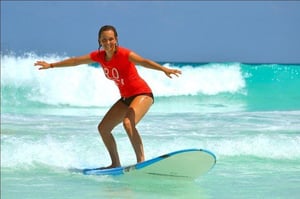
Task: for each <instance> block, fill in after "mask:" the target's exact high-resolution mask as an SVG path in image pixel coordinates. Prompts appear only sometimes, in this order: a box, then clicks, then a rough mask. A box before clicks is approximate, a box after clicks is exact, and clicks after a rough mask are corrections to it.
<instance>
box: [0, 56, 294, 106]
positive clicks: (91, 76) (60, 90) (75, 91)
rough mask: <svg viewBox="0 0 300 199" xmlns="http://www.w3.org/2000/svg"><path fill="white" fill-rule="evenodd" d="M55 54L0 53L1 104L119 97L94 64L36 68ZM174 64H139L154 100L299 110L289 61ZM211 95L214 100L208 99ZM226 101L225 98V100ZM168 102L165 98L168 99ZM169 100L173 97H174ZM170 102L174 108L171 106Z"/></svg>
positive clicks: (99, 102)
mask: <svg viewBox="0 0 300 199" xmlns="http://www.w3.org/2000/svg"><path fill="white" fill-rule="evenodd" d="M64 58H66V57H60V56H57V55H48V56H43V57H41V56H37V55H36V54H31V53H28V54H26V55H24V56H15V55H2V56H1V90H2V92H1V98H2V102H1V103H2V105H3V106H5V107H10V106H18V105H26V106H28V105H29V106H30V105H31V106H41V105H43V104H44V105H68V106H81V107H90V106H109V105H111V104H112V103H113V102H114V101H116V100H117V99H118V98H119V92H118V90H117V88H116V86H115V85H114V83H113V82H112V81H110V80H108V79H106V78H105V76H104V74H103V71H102V69H101V68H99V67H97V66H96V65H92V66H93V67H91V66H89V65H81V66H77V67H72V68H59V69H49V70H38V69H37V68H36V67H35V66H33V64H34V62H35V61H36V60H47V61H50V62H54V61H57V60H61V59H64ZM164 65H165V66H168V67H173V68H179V69H180V70H181V71H182V75H181V76H180V77H178V78H177V77H173V78H172V79H169V78H168V77H167V76H165V74H164V73H162V72H158V71H154V70H149V69H146V68H143V67H139V66H138V71H139V73H140V74H141V76H142V77H143V78H144V79H145V80H146V81H147V82H148V83H149V85H150V86H151V87H152V90H153V92H154V95H155V97H156V98H157V100H156V102H160V101H161V102H163V101H165V100H166V99H167V98H170V97H175V98H176V99H178V98H180V99H181V100H183V98H184V97H185V98H184V101H185V103H188V100H195V99H196V98H197V99H198V100H199V103H202V104H204V103H208V104H210V102H211V100H216V99H219V100H220V99H223V102H222V101H219V102H218V103H213V104H215V105H216V106H225V105H227V104H228V102H229V103H230V101H228V100H230V99H235V100H234V101H233V103H236V102H237V101H236V99H238V100H242V101H243V104H246V105H247V106H249V107H251V106H253V107H259V106H262V107H264V106H267V105H268V104H273V105H274V106H279V107H280V106H283V107H286V106H288V107H289V108H291V109H293V108H296V109H299V108H300V102H299V101H300V100H299V99H300V94H299V87H300V67H297V66H295V65H294V66H288V65H247V64H242V63H206V64H205V63H199V64H197V63H193V64H189V63H165V64H164ZM212 98H214V99H212ZM224 100H225V101H224ZM167 101H168V100H167ZM173 102H174V100H173ZM175 106H177V105H176V104H175Z"/></svg>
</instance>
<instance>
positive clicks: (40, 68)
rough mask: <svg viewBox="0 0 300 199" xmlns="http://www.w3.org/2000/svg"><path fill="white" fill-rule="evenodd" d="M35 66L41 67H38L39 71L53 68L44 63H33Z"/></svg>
mask: <svg viewBox="0 0 300 199" xmlns="http://www.w3.org/2000/svg"><path fill="white" fill-rule="evenodd" d="M34 65H35V66H41V67H39V70H43V69H48V68H53V66H52V65H51V64H49V63H47V62H45V61H37V62H35V63H34Z"/></svg>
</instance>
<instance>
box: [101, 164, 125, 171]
mask: <svg viewBox="0 0 300 199" xmlns="http://www.w3.org/2000/svg"><path fill="white" fill-rule="evenodd" d="M120 166H121V165H110V166H107V167H100V168H99V169H100V170H103V169H112V168H117V167H120Z"/></svg>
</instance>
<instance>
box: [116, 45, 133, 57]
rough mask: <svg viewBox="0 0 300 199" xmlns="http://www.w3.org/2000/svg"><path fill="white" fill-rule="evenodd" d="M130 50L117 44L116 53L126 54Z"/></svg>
mask: <svg viewBox="0 0 300 199" xmlns="http://www.w3.org/2000/svg"><path fill="white" fill-rule="evenodd" d="M130 52H131V50H130V49H128V48H124V47H122V46H119V47H118V53H120V54H126V55H129V53H130Z"/></svg>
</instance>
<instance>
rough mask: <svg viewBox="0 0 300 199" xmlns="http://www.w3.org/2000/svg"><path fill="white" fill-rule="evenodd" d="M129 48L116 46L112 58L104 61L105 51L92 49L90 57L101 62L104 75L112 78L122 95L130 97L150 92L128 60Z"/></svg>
mask: <svg viewBox="0 0 300 199" xmlns="http://www.w3.org/2000/svg"><path fill="white" fill-rule="evenodd" d="M129 53H130V50H128V49H126V48H123V47H118V50H117V52H116V53H115V54H114V55H113V57H112V59H111V60H109V61H105V51H104V50H100V51H98V50H97V51H93V52H91V53H90V57H91V59H92V60H93V61H95V62H98V63H100V64H101V66H102V68H103V71H104V74H105V76H106V77H107V78H108V79H110V80H113V81H114V82H115V83H116V85H117V86H118V88H119V91H120V94H121V96H122V97H126V98H127V97H131V96H133V95H137V94H142V93H151V92H152V91H151V88H150V87H149V86H148V84H147V83H146V82H145V81H144V80H143V79H142V78H141V77H140V76H139V74H138V72H137V70H136V67H135V65H134V63H132V62H130V61H129Z"/></svg>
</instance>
